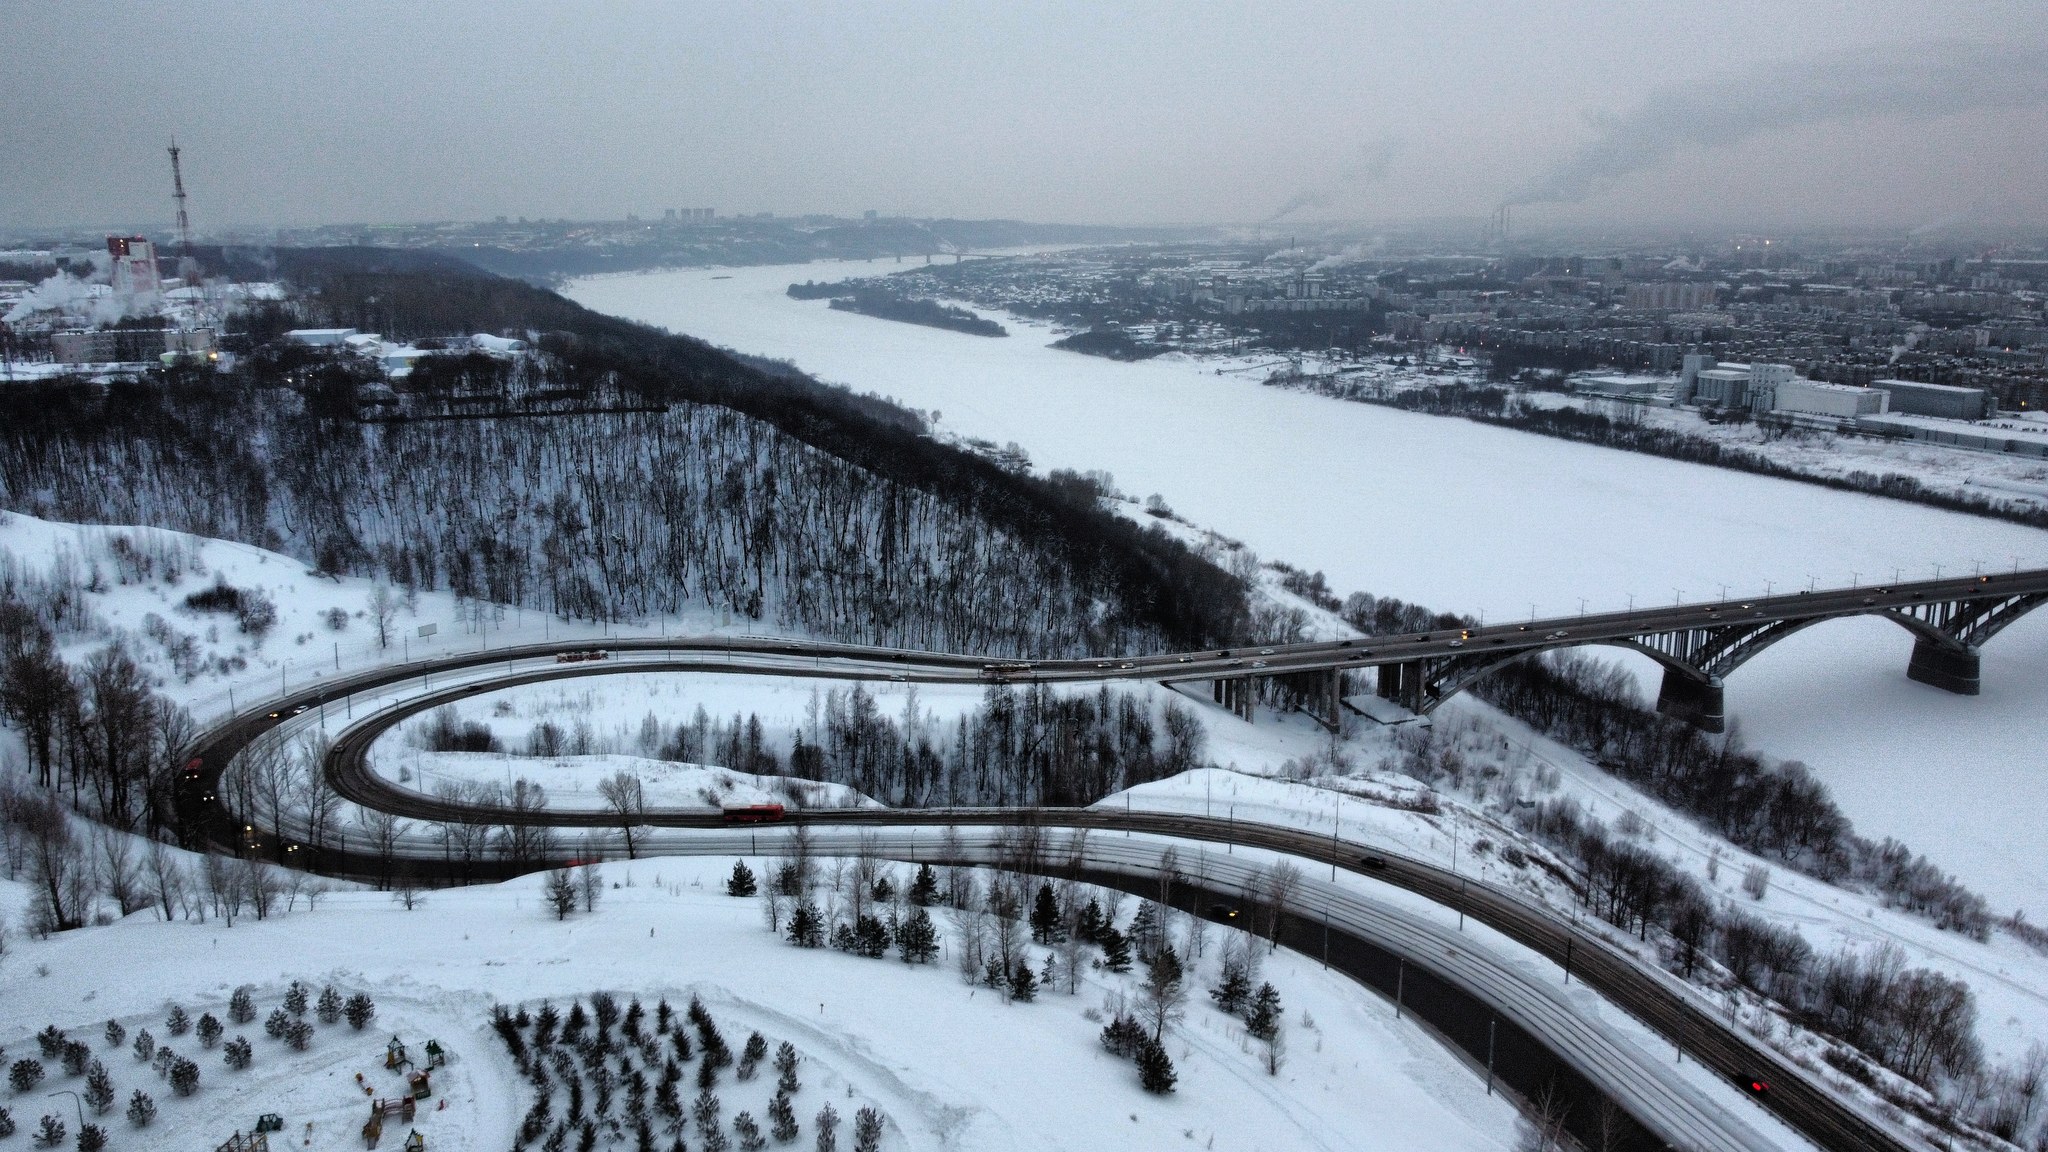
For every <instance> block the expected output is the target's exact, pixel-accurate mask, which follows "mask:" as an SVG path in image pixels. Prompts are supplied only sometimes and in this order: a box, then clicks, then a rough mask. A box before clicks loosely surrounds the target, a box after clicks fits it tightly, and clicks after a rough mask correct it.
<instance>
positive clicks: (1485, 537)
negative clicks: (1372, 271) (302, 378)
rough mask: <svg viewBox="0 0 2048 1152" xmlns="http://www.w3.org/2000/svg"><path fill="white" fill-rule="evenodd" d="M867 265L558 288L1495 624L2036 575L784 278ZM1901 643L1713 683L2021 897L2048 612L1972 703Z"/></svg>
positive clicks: (1649, 466) (1838, 628) (1760, 722)
mask: <svg viewBox="0 0 2048 1152" xmlns="http://www.w3.org/2000/svg"><path fill="white" fill-rule="evenodd" d="M892 267H893V266H892V265H889V264H887V263H881V262H878V263H873V264H870V263H864V262H852V263H843V264H829V263H818V264H807V265H796V266H788V267H769V268H741V269H732V270H730V271H725V270H712V269H693V270H686V271H679V272H661V273H636V274H630V275H621V276H614V277H598V278H592V279H587V280H581V281H577V282H575V283H573V284H572V285H571V286H570V288H569V294H570V295H571V296H572V297H573V298H575V299H576V300H578V301H579V302H581V303H583V304H585V305H588V306H590V307H592V308H596V309H598V310H600V311H604V312H610V313H613V314H616V315H621V316H627V317H630V318H632V319H636V320H642V321H646V322H649V323H654V324H660V325H663V326H666V327H669V328H672V329H674V330H676V331H679V332H686V333H689V334H691V335H694V336H699V337H702V338H704V339H707V340H710V341H712V342H714V343H718V344H723V345H727V346H730V347H732V348H734V349H736V350H739V351H744V352H751V353H759V354H764V355H769V356H778V357H784V358H787V359H790V360H792V361H794V362H795V363H796V364H798V365H799V366H800V367H802V368H804V369H806V370H808V371H810V372H812V373H814V374H816V375H818V376H820V377H822V378H824V379H827V380H832V381H837V382H840V383H844V384H847V385H850V386H851V387H853V388H855V389H856V390H859V391H874V392H879V393H882V394H884V395H888V396H892V397H895V398H896V399H898V400H900V401H901V402H903V403H905V404H907V405H909V406H911V407H914V408H920V409H924V410H927V411H932V410H936V411H937V412H939V413H940V414H941V418H940V422H939V427H940V428H941V429H942V430H945V431H949V432H951V433H954V434H958V435H962V436H973V437H980V438H983V439H987V440H991V441H994V442H995V443H998V444H1001V443H1005V442H1009V441H1015V442H1017V443H1018V444H1019V445H1021V446H1022V447H1023V448H1024V449H1025V450H1026V451H1028V452H1029V453H1030V455H1031V458H1032V460H1033V462H1034V464H1035V466H1037V467H1039V468H1075V469H1081V470H1088V469H1106V470H1108V471H1110V472H1112V473H1113V474H1114V475H1115V477H1116V481H1117V484H1118V486H1119V487H1120V488H1122V489H1124V490H1125V491H1127V492H1130V493H1133V494H1135V495H1139V496H1144V495H1147V494H1150V493H1154V492H1157V493H1160V494H1162V495H1164V496H1165V498H1166V500H1167V502H1168V503H1169V504H1170V505H1171V506H1172V507H1173V508H1174V509H1175V510H1176V511H1177V512H1179V513H1180V514H1181V515H1183V516H1186V517H1187V518H1189V519H1190V520H1192V521H1194V522H1196V523H1198V524H1201V525H1204V526H1206V527H1210V528H1213V529H1215V530H1217V531H1220V532H1223V533H1225V534H1227V535H1230V536H1232V537H1235V538H1237V539H1241V540H1243V541H1245V542H1246V543H1247V544H1249V545H1250V546H1251V547H1252V548H1253V549H1255V550H1256V551H1258V552H1259V553H1260V554H1261V555H1263V556H1267V557H1270V558H1274V559H1281V560H1285V561H1287V562H1289V563H1292V564H1294V565H1297V566H1299V567H1301V568H1303V569H1306V570H1317V569H1320V570H1321V571H1323V572H1324V573H1326V574H1327V575H1328V577H1329V578H1330V583H1331V585H1332V587H1334V588H1336V589H1338V590H1339V591H1340V593H1341V592H1345V591H1351V590H1366V591H1371V592H1373V593H1375V594H1378V595H1391V596H1398V597H1400V598H1402V599H1404V600H1412V601H1417V602H1421V603H1424V604H1428V605H1430V606H1431V607H1434V608H1437V609H1441V610H1452V611H1462V612H1470V613H1473V614H1480V613H1484V614H1485V615H1486V616H1487V617H1488V618H1489V619H1494V620H1499V619H1505V618H1517V617H1526V616H1528V615H1530V614H1531V613H1535V614H1539V615H1549V614H1570V613H1573V612H1577V611H1579V610H1580V608H1581V606H1582V605H1583V607H1584V608H1586V609H1587V610H1599V609H1617V608H1623V607H1626V606H1627V605H1628V604H1629V603H1630V602H1631V598H1633V600H1634V601H1635V602H1640V603H1644V604H1648V603H1669V602H1671V601H1672V600H1674V599H1677V598H1681V597H1682V598H1683V599H1685V600H1687V601H1696V600H1700V599H1704V598H1710V597H1714V596H1718V595H1719V594H1720V593H1721V591H1722V590H1723V589H1724V588H1725V589H1726V591H1727V592H1728V593H1729V594H1730V595H1743V594H1756V593H1762V592H1764V591H1765V590H1766V589H1767V588H1770V589H1773V590H1784V589H1788V588H1797V587H1805V586H1806V585H1807V584H1808V582H1809V581H1810V580H1812V581H1818V582H1821V583H1843V584H1846V583H1849V582H1850V581H1852V580H1859V581H1865V582H1868V581H1877V580H1890V579H1892V578H1893V575H1894V573H1895V572H1897V573H1898V574H1899V575H1900V576H1902V577H1914V576H1919V577H1930V576H1932V575H1934V572H1935V569H1934V566H1935V565H1937V564H1939V565H1941V566H1942V568H1941V570H1942V571H1943V572H1944V573H1950V574H1952V573H1955V572H1958V571H1970V570H1972V569H1973V567H1974V566H1975V565H1977V564H1979V563H1982V564H1983V565H1985V566H1986V567H1987V568H1990V569H1996V568H2006V567H2010V566H2012V565H2013V564H2014V563H2015V562H2018V563H2023V564H2029V565H2042V564H2048V534H2043V533H2041V532H2038V531H2035V530H2033V529H2028V528H2023V527H2020V526H2017V525H2012V524H2005V523H2001V522H1997V521H1991V520H1984V519H1980V518H1975V517H1969V516H1962V515H1956V514H1952V513H1945V512H1941V511H1938V510H1935V509H1930V508H1924V507H1920V506H1916V505H1908V504H1902V503H1898V502H1894V501H1886V500H1880V499H1877V498H1874V497H1866V496H1858V495H1853V494H1849V493H1843V492H1836V491H1832V490H1828V489H1823V488H1819V487H1817V486H1813V485H1805V484H1797V483H1794V482H1790V481H1780V480H1772V479H1768V478H1764V477H1758V476H1751V475H1747V474H1743V473H1737V472H1731V471H1725V470H1719V469H1711V468H1702V467H1698V466H1694V465H1688V464H1684V463H1680V462H1677V461H1668V460H1660V459H1656V458H1652V457H1647V456H1641V455H1635V454H1629V453H1623V452H1619V451H1612V450H1606V449H1600V448H1594V447H1590V446H1586V445H1578V444H1571V443H1566V442H1563V441H1558V440H1552V439H1548V438H1544V437H1538V436H1532V435H1526V434H1521V433H1516V432H1511V431H1507V430H1503V429H1494V428H1486V427H1482V426H1479V425H1475V424H1472V423H1470V422H1467V421H1462V420H1447V419H1440V418H1435V417H1429V416H1421V415H1414V414H1410V413H1403V412H1397V411H1392V410H1389V409H1385V408H1379V407H1374V406H1370V405H1364V404H1352V403H1346V402H1342V401H1337V400H1331V399H1327V398H1323V397H1318V396H1313V395H1306V394H1302V393H1298V392H1291V391H1285V390H1280V389H1271V388H1264V387H1261V386H1260V385H1258V384H1257V383H1255V382H1253V381H1251V380H1248V379H1246V378H1244V376H1243V375H1219V374H1218V373H1217V371H1216V370H1215V367H1214V366H1213V365H1211V364H1208V363H1196V362H1193V361H1189V360H1185V359H1176V358H1162V359H1160V360H1153V361H1146V362H1143V363H1139V364H1120V363H1115V362H1111V361H1108V360H1102V359H1098V358H1092V357H1086V356H1080V355H1075V354H1070V353H1065V352H1059V351H1055V350H1052V349H1049V348H1047V347H1045V344H1046V343H1048V342H1049V341H1050V340H1051V339H1052V334H1051V333H1050V332H1049V331H1048V330H1046V329H1044V328H1043V327H1042V326H1034V325H1031V324H1027V323H1022V322H1018V321H1016V320H1014V319H1013V318H1009V317H1004V318H1003V320H1004V323H1006V324H1009V325H1010V326H1011V328H1012V332H1013V335H1012V337H1011V338H1010V339H1007V340H987V339H979V338H976V337H972V336H965V335H960V334H957V333H951V332H944V331H941V330H937V329H931V328H923V327H919V326H915V325H909V324H899V323H892V322H889V321H884V320H876V319H871V318H868V317H864V316H858V315H854V314H851V313H845V312H835V311H832V310H830V309H828V308H826V307H825V306H824V304H823V302H807V301H796V300H791V299H789V298H788V297H787V296H786V295H784V289H785V288H786V287H787V286H788V284H789V283H790V282H791V281H793V280H798V281H800V280H805V279H818V280H836V279H840V278H843V277H846V276H857V275H863V274H882V273H886V272H888V271H890V270H891V268H892ZM713 277H721V278H720V279H714V278H713ZM1582 598H1583V599H1582ZM1910 648H1911V643H1910V640H1909V638H1908V637H1907V636H1906V634H1905V633H1904V632H1903V631H1901V630H1899V629H1897V628H1895V627H1892V626H1890V625H1888V624H1884V623H1882V622H1879V621H1870V620H1857V621H1848V622H1838V623H1835V624H1831V625H1829V626H1826V627H1822V628H1815V629H1811V630H1809V631H1806V632H1803V633H1801V634H1799V635H1797V636H1795V637H1794V638H1792V639H1791V640H1788V641H1786V642H1785V643H1783V644H1780V645H1778V646H1777V647H1775V648H1773V649H1771V650H1770V651H1768V652H1767V653H1765V654H1764V655H1763V656H1761V657H1759V658H1757V659H1756V660H1755V661H1754V662H1752V663H1751V664H1749V665H1747V666H1745V667H1744V668H1742V669H1741V670H1740V671H1738V672H1737V673H1736V674H1735V675H1734V676H1733V677H1731V678H1730V680H1729V682H1728V709H1729V712H1730V714H1731V715H1732V716H1733V717H1735V718H1736V720H1737V721H1738V722H1739V723H1740V725H1741V729H1742V732H1743V735H1744V737H1745V738H1746V739H1747V740H1749V741H1750V742H1751V743H1753V744H1754V745H1756V746H1759V747H1761V748H1763V749H1765V750H1766V751H1768V752H1769V753H1771V754H1773V755H1776V756H1781V757H1787V758H1796V759H1800V760H1804V761H1806V762H1807V763H1808V764H1810V765H1812V766H1813V768H1814V769H1815V771H1816V772H1817V773H1819V774H1820V776H1821V777H1822V778H1823V779H1825V780H1826V781H1827V782H1828V784H1829V786H1830V787H1831V788H1832V789H1833V790H1834V792H1835V794H1836V796H1837V798H1838V799H1839V800H1840V801H1841V803H1842V805H1843V806H1844V808H1845V809H1846V810H1847V811H1848V813H1849V814H1850V816H1851V817H1852V818H1854V819H1855V820H1856V822H1857V824H1858V826H1859V828H1860V829H1861V830H1862V831H1864V832H1865V833H1866V834H1870V835H1886V834H1890V835H1896V836H1899V837H1900V838H1902V839H1904V840H1906V841H1907V842H1908V843H1910V844H1912V845H1913V846H1915V847H1916V848H1918V849H1920V850H1922V851H1925V852H1927V853H1929V854H1930V855H1931V856H1933V857H1934V858H1935V859H1937V860H1938V861H1939V862H1940V863H1942V864H1943V865H1944V866H1945V867H1948V868H1950V869H1953V870H1955V871H1956V872H1958V873H1959V874H1961V875H1962V876H1963V877H1964V878H1965V879H1966V880H1967V881H1968V882H1969V883H1971V884H1972V885H1974V886H1976V887H1977V888H1978V889H1979V890H1980V891H1982V892H1984V893H1985V894H1986V895H1987V896H1988V897H1989V898H1990V899H1991V900H1992V901H1993V903H1994V904H1995V905H1996V906H1998V907H2000V908H2001V909H2006V910H2010V909H2012V908H2017V907H2025V906H2027V905H2029V904H2032V905H2034V906H2036V907H2037V908H2038V907H2039V906H2040V904H2041V900H2040V898H2039V893H2041V892H2043V891H2048V844H2044V838H2043V837H2042V835H2041V833H2040V831H2039V813H2041V812H2043V811H2048V773H2044V772H2042V771H2040V770H2039V768H2038V766H2039V764H2040V763H2041V759H2042V758H2041V753H2040V737H2039V734H2038V731H2037V729H2038V726H2039V725H2040V723H2041V722H2042V721H2043V719H2044V718H2048V677H2044V676H2042V675H2041V669H2042V668H2044V667H2048V614H2036V615H2034V616H2032V617H2029V618H2027V619H2026V620H2023V621H2021V622H2020V623H2019V624H2016V625H2014V626H2013V627H2012V628H2010V629H2008V630H2007V631H2006V632H2005V633H2003V634H2001V635H2000V636H1999V637H1998V638H1997V639H1996V640H1994V641H1993V642H1992V643H1991V644H1990V645H1989V646H1987V647H1986V649H1985V651H1984V658H1983V674H1984V694H1983V695H1982V696H1979V697H1975V698H1963V697H1957V696H1951V695H1948V694H1947V693H1943V692H1940V691H1937V690H1934V689H1931V688H1926V687H1923V686H1921V685H1918V684H1914V683H1912V682H1910V681H1908V680H1907V679H1906V678H1905V667H1906V659H1907V654H1908V652H1909V651H1910ZM1634 666H1636V667H1638V668H1639V669H1640V670H1642V671H1644V672H1645V673H1647V672H1648V671H1649V666H1648V662H1647V661H1646V660H1638V661H1637V662H1636V664H1635V665H1634Z"/></svg>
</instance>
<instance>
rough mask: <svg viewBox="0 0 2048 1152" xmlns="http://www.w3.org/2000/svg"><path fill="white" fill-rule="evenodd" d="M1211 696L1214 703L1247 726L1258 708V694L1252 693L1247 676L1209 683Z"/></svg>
mask: <svg viewBox="0 0 2048 1152" xmlns="http://www.w3.org/2000/svg"><path fill="white" fill-rule="evenodd" d="M1209 689H1210V692H1211V694H1212V695H1213V696H1214V697H1215V699H1216V703H1218V704H1221V705H1222V706H1223V707H1225V708H1227V709H1229V710H1230V714H1231V715H1233V716H1235V717H1237V718H1238V719H1240V720H1242V721H1244V722H1245V723H1247V724H1249V723H1251V722H1252V715H1253V712H1254V711H1255V709H1256V708H1257V706H1258V698H1259V697H1258V693H1256V692H1254V691H1252V681H1251V677H1249V676H1233V677H1230V678H1228V679H1224V680H1211V681H1210V682H1209Z"/></svg>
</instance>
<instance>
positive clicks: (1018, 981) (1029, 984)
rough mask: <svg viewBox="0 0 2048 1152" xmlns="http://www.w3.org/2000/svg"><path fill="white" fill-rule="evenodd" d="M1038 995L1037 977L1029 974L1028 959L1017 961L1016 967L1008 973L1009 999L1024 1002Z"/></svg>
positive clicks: (1027, 1002)
mask: <svg viewBox="0 0 2048 1152" xmlns="http://www.w3.org/2000/svg"><path fill="white" fill-rule="evenodd" d="M1037 997H1038V978H1037V977H1036V976H1033V975H1032V974H1031V965H1030V963H1029V962H1028V961H1025V960H1019V961H1017V967H1016V969H1015V970H1014V971H1012V972H1011V973H1010V999H1012V1000H1016V1001H1020V1002H1022V1003H1025V1004H1029V1003H1031V1001H1033V1000H1034V999H1037Z"/></svg>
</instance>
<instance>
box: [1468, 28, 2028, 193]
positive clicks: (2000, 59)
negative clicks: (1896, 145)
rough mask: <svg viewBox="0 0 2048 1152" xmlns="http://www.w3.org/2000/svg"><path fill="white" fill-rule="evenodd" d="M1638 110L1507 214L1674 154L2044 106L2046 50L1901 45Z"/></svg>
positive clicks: (1715, 81) (1714, 79) (1761, 70)
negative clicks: (1882, 120)
mask: <svg viewBox="0 0 2048 1152" xmlns="http://www.w3.org/2000/svg"><path fill="white" fill-rule="evenodd" d="M1697 67H1698V70H1699V72H1700V73H1701V74H1702V75H1705V76H1708V77H1710V79H1708V80H1707V81H1706V82H1704V83H1700V84H1695V85H1687V86H1682V87H1672V88H1666V89H1663V90H1660V91H1657V92H1654V93H1652V94H1651V96H1650V97H1649V98H1648V99H1647V100H1645V101H1644V102H1643V103H1642V104H1641V105H1640V106H1638V107H1637V108H1635V109H1634V110H1632V111H1629V112H1625V113H1622V114H1619V115H1612V114H1610V115H1604V116H1598V117H1596V118H1595V119H1594V123H1593V127H1594V134H1593V139H1592V140H1590V141H1588V142H1587V143H1586V144H1584V145H1583V146H1581V147H1580V148H1579V150H1578V151H1577V152H1575V153H1573V154H1572V155H1571V156H1570V157H1568V158H1567V159H1565V160H1564V161H1562V162H1560V163H1559V164H1557V165H1556V166H1555V167H1553V168H1552V169H1551V170H1550V171H1548V172H1546V173H1544V174H1543V175H1542V176H1540V177H1537V178H1536V179H1534V180H1531V181H1530V182H1529V183H1528V184H1526V185H1524V186H1523V187H1522V188H1521V189H1520V190H1518V191H1516V192H1515V193H1513V194H1512V195H1510V196H1509V197H1508V198H1507V200H1506V203H1507V204H1509V205H1519V204H1543V203H1576V202H1578V201H1580V200H1584V199H1586V198H1587V197H1589V196H1592V195H1594V194H1596V193H1598V192H1601V191H1604V190H1606V189H1607V188H1609V187H1611V186H1612V185H1613V184H1614V183H1615V182H1617V181H1619V180H1621V179H1622V178H1624V177H1627V176H1631V175H1634V174H1636V173H1638V172H1645V171H1649V170H1651V169H1654V168H1657V167H1660V166H1662V165H1663V164H1664V163H1666V162H1667V161H1669V160H1670V159H1671V157H1672V155H1673V154H1674V153H1676V152H1677V151H1678V150H1680V149H1681V148H1687V147H1693V148H1718V147H1726V146H1728V145H1731V144H1739V143H1741V142H1743V141H1745V140H1748V139H1750V138H1752V137H1755V136H1758V135H1761V134H1762V133H1765V132H1771V131H1776V130H1780V129H1786V128H1797V127H1802V126H1805V125H1811V124H1825V123H1831V122H1835V121H1842V120H1855V119H1863V118H1868V117H1890V118H1912V119H1926V118H1929V117H1936V116H1948V115H1954V114H1956V113H1961V112H1971V111H1976V110H1979V109H1984V108H2014V107H2029V106H2033V105H2038V104H2042V103H2044V102H2048V49H2043V48H2038V47H2031V46H2026V47H2022V46H1995V45H1982V44H1965V43H1959V42H1954V41H1949V42H1941V43H1935V44H1919V45H1898V46H1895V47H1892V48H1888V49H1884V50H1881V51H1876V52H1871V51H1864V52H1859V53H1856V54H1853V55H1844V56H1833V57H1825V58H1821V59H1818V60H1814V61H1811V62H1808V63H1805V64H1798V65H1793V64H1782V63H1779V64H1769V65H1757V66H1753V67H1747V68H1742V69H1734V70H1721V69H1717V68H1716V67H1715V65H1714V63H1713V61H1711V60H1705V61H1699V62H1697Z"/></svg>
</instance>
